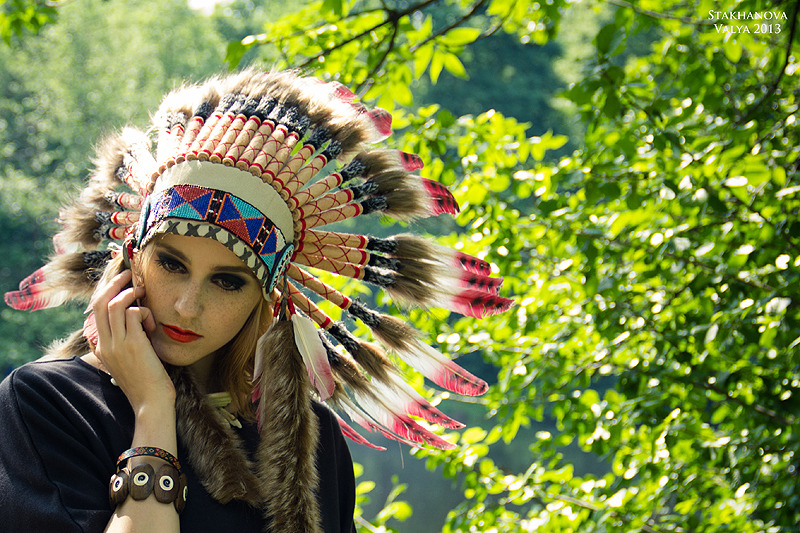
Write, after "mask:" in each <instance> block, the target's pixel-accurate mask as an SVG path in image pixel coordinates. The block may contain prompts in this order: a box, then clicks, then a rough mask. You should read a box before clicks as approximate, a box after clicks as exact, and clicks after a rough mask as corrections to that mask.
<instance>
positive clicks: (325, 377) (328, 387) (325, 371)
mask: <svg viewBox="0 0 800 533" xmlns="http://www.w3.org/2000/svg"><path fill="white" fill-rule="evenodd" d="M292 330H293V331H294V342H295V344H296V345H297V349H298V350H299V351H300V355H302V356H303V362H304V363H305V365H306V370H308V377H309V378H311V384H312V385H314V387H316V388H317V391H318V392H319V398H320V400H321V401H323V402H324V401H325V400H327V399H328V398H330V397H331V395H332V394H333V389H334V387H335V386H336V383H335V382H334V381H333V374H332V373H331V365H330V363H329V362H328V352H327V351H326V350H325V346H324V345H323V344H322V340H321V339H320V338H319V334H318V333H317V327H316V326H315V325H314V323H313V322H312V321H311V320H310V319H308V318H306V317H304V316H301V315H298V314H295V315H292Z"/></svg>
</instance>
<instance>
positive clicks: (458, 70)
mask: <svg viewBox="0 0 800 533" xmlns="http://www.w3.org/2000/svg"><path fill="white" fill-rule="evenodd" d="M444 68H446V69H447V71H448V72H450V74H452V75H454V76H456V77H459V78H463V79H467V78H469V76H467V71H466V70H465V69H464V64H463V63H462V62H461V60H460V59H458V56H457V55H455V54H449V53H445V54H444Z"/></svg>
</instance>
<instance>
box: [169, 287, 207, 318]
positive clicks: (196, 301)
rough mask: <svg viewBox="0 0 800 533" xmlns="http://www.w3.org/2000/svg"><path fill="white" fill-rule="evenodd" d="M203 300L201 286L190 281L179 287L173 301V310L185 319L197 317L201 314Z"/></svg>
mask: <svg viewBox="0 0 800 533" xmlns="http://www.w3.org/2000/svg"><path fill="white" fill-rule="evenodd" d="M203 298H204V296H203V289H202V287H201V285H200V284H199V283H195V282H191V281H190V282H189V283H186V284H184V285H183V286H182V287H181V290H180V292H179V294H178V296H177V298H176V299H175V310H176V311H177V312H178V314H179V315H180V316H182V317H185V318H192V317H196V316H199V315H200V314H201V313H202V312H203Z"/></svg>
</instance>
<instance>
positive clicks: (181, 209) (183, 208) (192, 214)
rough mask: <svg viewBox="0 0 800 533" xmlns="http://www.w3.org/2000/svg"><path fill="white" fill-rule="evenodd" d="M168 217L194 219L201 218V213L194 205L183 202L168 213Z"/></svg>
mask: <svg viewBox="0 0 800 533" xmlns="http://www.w3.org/2000/svg"><path fill="white" fill-rule="evenodd" d="M167 216H168V217H176V218H189V219H192V220H201V217H200V214H199V213H198V212H197V210H196V209H195V208H194V207H192V205H191V204H187V203H183V204H181V205H179V206H178V207H176V208H175V209H173V210H172V211H170V212H169V213H167Z"/></svg>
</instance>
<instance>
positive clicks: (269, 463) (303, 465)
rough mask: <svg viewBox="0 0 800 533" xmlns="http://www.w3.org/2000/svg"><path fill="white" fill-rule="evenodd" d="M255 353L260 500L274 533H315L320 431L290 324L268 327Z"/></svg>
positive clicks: (280, 323) (317, 515) (277, 324)
mask: <svg viewBox="0 0 800 533" xmlns="http://www.w3.org/2000/svg"><path fill="white" fill-rule="evenodd" d="M258 351H259V354H258V357H260V358H262V359H263V361H264V364H263V370H262V372H261V376H262V379H261V380H260V381H259V386H260V391H259V392H260V394H261V402H260V406H259V412H258V420H259V424H260V426H261V443H260V445H259V448H258V476H259V477H260V478H261V481H262V483H263V485H264V486H265V487H269V488H270V490H269V492H268V493H267V494H265V500H266V505H267V513H268V514H269V516H270V517H271V519H272V522H273V524H274V526H273V531H274V532H276V533H277V532H285V533H293V532H296V531H304V532H308V533H318V532H320V529H319V528H320V525H319V523H318V522H319V509H318V504H317V499H316V493H317V486H318V479H317V470H316V466H315V463H316V458H315V454H316V448H317V441H318V438H319V433H318V431H319V430H318V423H317V417H316V415H315V414H314V412H313V411H312V407H311V396H310V395H309V394H308V391H309V389H310V383H309V379H308V374H307V372H306V368H305V366H304V365H303V360H302V357H301V355H300V353H299V352H298V351H297V348H296V346H295V342H294V333H293V331H292V323H291V322H289V321H287V320H280V321H278V322H276V323H275V324H273V326H272V327H271V328H270V329H269V331H267V333H266V334H265V335H264V337H263V338H262V339H261V340H260V341H259V346H258ZM265 376H266V377H265Z"/></svg>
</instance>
